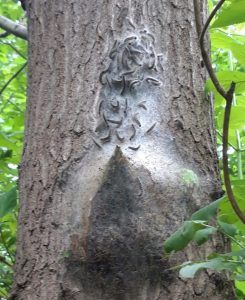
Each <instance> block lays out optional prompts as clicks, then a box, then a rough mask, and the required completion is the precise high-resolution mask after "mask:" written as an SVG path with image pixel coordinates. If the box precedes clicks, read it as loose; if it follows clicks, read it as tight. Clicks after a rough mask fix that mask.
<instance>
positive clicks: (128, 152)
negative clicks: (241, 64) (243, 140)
mask: <svg viewBox="0 0 245 300" xmlns="http://www.w3.org/2000/svg"><path fill="white" fill-rule="evenodd" d="M201 2H202V10H203V11H202V14H203V16H204V18H205V17H206V3H205V1H201ZM27 10H28V16H29V89H28V109H27V116H26V119H27V121H26V137H25V147H24V156H23V162H22V165H21V172H20V198H21V205H20V216H19V233H18V249H17V263H16V275H15V285H14V288H13V293H12V297H11V299H18V300H21V299H23V300H36V299H43V300H46V299H49V300H58V299H59V300H61V299H62V300H64V299H67V300H72V299H74V300H75V299H86V300H98V299H101V300H119V299H125V300H126V299H128V300H135V299H136V300H137V299H139V300H143V299H146V300H157V299H159V300H162V299H171V300H174V299H186V300H190V299H229V300H230V299H234V295H233V291H232V285H231V284H230V283H229V282H228V281H227V279H226V278H225V277H224V276H222V275H218V274H214V273H212V272H210V273H208V272H202V273H200V274H199V276H198V277H197V278H196V279H195V280H188V281H183V280H181V279H180V278H178V275H177V273H175V272H173V271H169V270H167V269H168V268H169V267H170V266H174V265H175V264H177V263H179V262H180V261H183V260H184V259H189V260H191V259H195V258H197V257H198V255H199V256H200V255H201V256H203V255H205V253H208V252H209V251H211V250H212V251H215V250H222V249H224V245H225V243H224V241H223V240H222V239H221V238H217V239H216V240H215V241H213V243H212V244H209V245H207V246H204V247H202V248H201V249H197V247H192V248H189V249H188V250H187V251H186V252H185V254H183V255H179V256H176V258H174V259H172V260H169V261H168V260H163V259H161V258H162V244H163V241H164V239H165V238H166V237H168V236H169V235H170V234H171V233H172V232H173V231H174V230H175V229H176V228H177V227H178V226H179V225H180V224H181V223H182V222H183V220H185V219H186V218H187V217H188V216H189V215H190V214H191V213H192V212H193V211H195V210H196V209H198V208H199V207H201V206H204V205H205V204H207V203H208V202H210V201H212V200H214V199H216V198H217V197H218V196H219V194H220V193H221V187H220V182H219V176H218V167H217V157H216V152H215V134H214V129H213V124H212V121H213V120H212V108H211V104H210V102H209V101H208V100H206V99H205V97H204V93H203V89H204V80H205V71H204V70H203V69H202V67H201V58H200V51H199V48H198V43H197V36H196V30H195V26H194V13H193V3H192V0H181V1H179V0H171V1H170V0H154V1H149V0H147V1H142V0H137V1H136V0H125V1H123V0H122V1H116V0H109V1H105V0H90V1H83V0H53V1H44V0H42V1H40V0H29V1H27ZM186 172H187V173H188V174H192V178H193V182H189V183H186V182H185V180H183V176H184V174H186Z"/></svg>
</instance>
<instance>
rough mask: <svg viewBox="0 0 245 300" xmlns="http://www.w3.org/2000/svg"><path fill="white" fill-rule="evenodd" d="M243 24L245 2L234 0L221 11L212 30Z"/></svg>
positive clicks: (244, 19)
mask: <svg viewBox="0 0 245 300" xmlns="http://www.w3.org/2000/svg"><path fill="white" fill-rule="evenodd" d="M242 22H245V1H244V0H233V1H231V3H230V5H228V6H227V7H224V8H223V9H222V10H221V12H220V13H219V15H218V17H217V18H216V20H215V21H214V23H213V25H212V26H211V28H217V27H226V26H229V25H233V24H238V23H242Z"/></svg>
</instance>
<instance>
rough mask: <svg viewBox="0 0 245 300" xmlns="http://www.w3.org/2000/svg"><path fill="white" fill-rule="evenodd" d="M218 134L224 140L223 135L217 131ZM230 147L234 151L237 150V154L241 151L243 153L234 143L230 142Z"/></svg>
mask: <svg viewBox="0 0 245 300" xmlns="http://www.w3.org/2000/svg"><path fill="white" fill-rule="evenodd" d="M216 132H217V134H218V135H219V136H220V137H221V138H222V139H223V134H221V133H220V132H219V131H218V130H216ZM228 145H229V146H230V147H231V148H232V149H233V150H235V151H236V152H239V151H243V150H239V149H237V148H236V147H235V146H234V145H233V144H232V143H230V142H228Z"/></svg>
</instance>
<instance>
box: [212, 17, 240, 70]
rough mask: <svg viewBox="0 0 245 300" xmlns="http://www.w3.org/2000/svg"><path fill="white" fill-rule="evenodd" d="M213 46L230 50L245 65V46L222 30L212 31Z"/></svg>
mask: <svg viewBox="0 0 245 300" xmlns="http://www.w3.org/2000/svg"><path fill="white" fill-rule="evenodd" d="M244 14H245V12H244ZM211 41H212V47H213V48H215V49H217V48H222V49H227V50H230V51H231V52H232V54H233V56H234V57H235V58H236V59H237V60H238V61H239V62H240V63H241V64H243V65H245V47H244V45H243V44H240V43H239V42H237V41H236V40H235V39H233V38H231V37H229V36H228V34H225V33H223V32H221V31H217V30H216V31H212V32H211Z"/></svg>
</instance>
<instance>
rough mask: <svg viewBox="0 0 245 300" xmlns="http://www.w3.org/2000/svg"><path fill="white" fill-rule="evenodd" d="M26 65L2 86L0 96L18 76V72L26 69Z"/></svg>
mask: <svg viewBox="0 0 245 300" xmlns="http://www.w3.org/2000/svg"><path fill="white" fill-rule="evenodd" d="M26 65H27V63H24V65H23V66H22V67H21V68H20V69H19V70H18V71H17V72H16V73H15V74H14V75H13V76H12V77H11V78H10V79H9V80H8V81H7V82H6V83H5V84H4V86H3V87H2V88H1V90H0V96H1V95H2V93H3V92H4V90H5V89H6V88H7V87H8V85H9V84H10V83H11V82H12V81H13V80H14V79H15V78H16V77H17V76H18V75H19V74H20V72H21V71H22V70H23V69H24V68H25V67H26Z"/></svg>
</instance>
